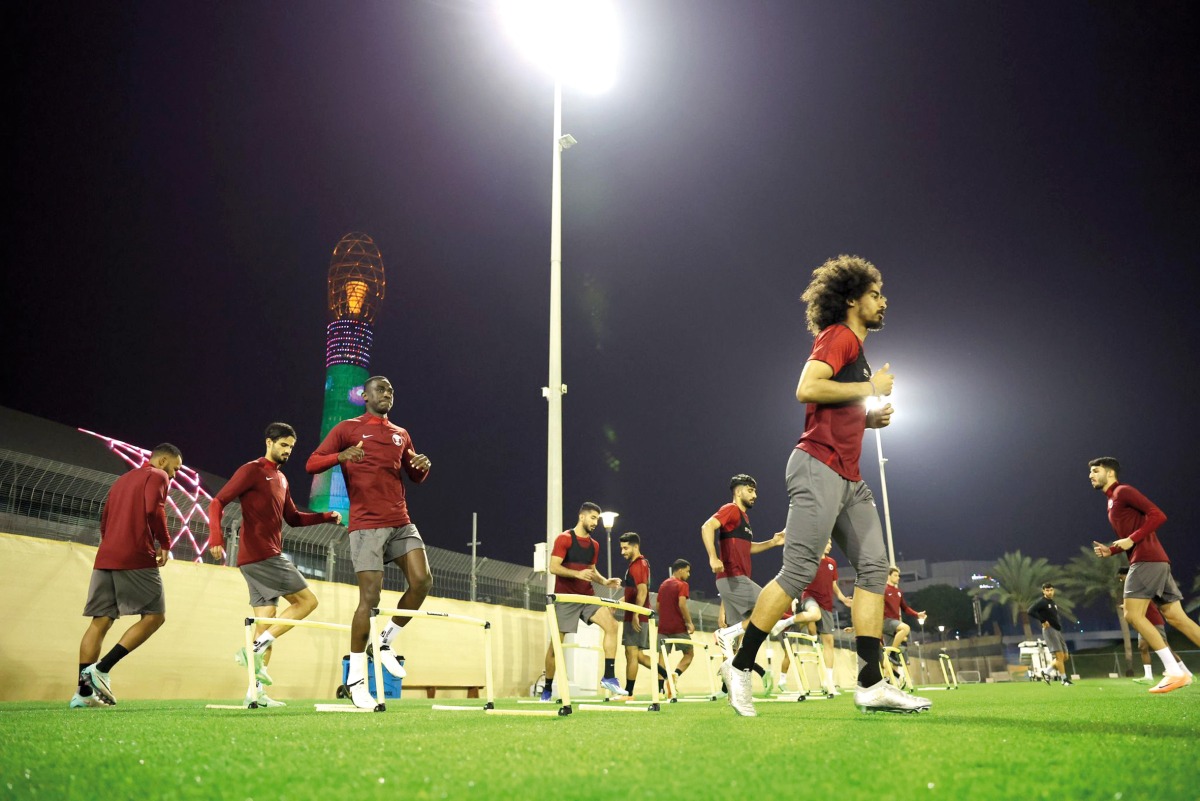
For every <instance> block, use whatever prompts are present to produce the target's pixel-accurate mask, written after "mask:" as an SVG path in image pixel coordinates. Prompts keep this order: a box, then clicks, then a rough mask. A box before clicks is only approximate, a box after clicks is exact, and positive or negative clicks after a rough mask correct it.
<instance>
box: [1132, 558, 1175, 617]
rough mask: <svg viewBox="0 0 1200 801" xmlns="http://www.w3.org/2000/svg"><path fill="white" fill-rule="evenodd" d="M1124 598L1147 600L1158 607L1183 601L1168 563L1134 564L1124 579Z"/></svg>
mask: <svg viewBox="0 0 1200 801" xmlns="http://www.w3.org/2000/svg"><path fill="white" fill-rule="evenodd" d="M1125 597H1126V598H1148V599H1149V600H1151V601H1153V602H1154V603H1156V604H1158V606H1159V607H1163V606H1166V605H1167V604H1173V603H1175V602H1176V601H1182V600H1183V593H1181V592H1180V591H1179V585H1178V584H1176V583H1175V577H1174V576H1172V575H1171V563H1170V562H1134V563H1133V564H1131V565H1130V566H1129V575H1128V576H1126V577H1125Z"/></svg>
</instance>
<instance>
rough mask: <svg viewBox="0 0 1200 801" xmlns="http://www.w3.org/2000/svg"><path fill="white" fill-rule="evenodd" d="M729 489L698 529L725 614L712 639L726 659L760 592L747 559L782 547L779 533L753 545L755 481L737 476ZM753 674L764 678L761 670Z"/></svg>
mask: <svg viewBox="0 0 1200 801" xmlns="http://www.w3.org/2000/svg"><path fill="white" fill-rule="evenodd" d="M729 490H730V492H732V493H733V500H732V501H730V502H729V503H727V504H725V505H724V506H722V507H721V508H720V509H718V510H717V512H716V514H714V515H713V516H712V517H710V518H709V519H708V520H705V521H704V525H702V526H701V527H700V538H701V540H702V541H703V542H704V550H705V551H707V552H708V566H709V567H710V568H712V571H713V573H715V574H716V576H717V592H719V593H720V595H721V606H722V608H723V609H724V611H725V623H726V625H724V626H722V627H721V628H719V629H717V631H716V640H717V645H719V646H721V650H723V651H725V656H726V658H729V657H730V656H732V654H733V644H734V643H735V642H736V641H737V638H738V637H740V636H741V635H742V632H743V631H744V630H745V628H746V623H747V621H748V620H749V619H750V610H752V609H753V608H754V602H755V601H757V600H758V594H759V593H760V592H762V587H760V586H758V584H756V583H755V582H754V580H753V579H752V578H750V573H751V570H750V557H751V556H752V555H754V554H756V553H762V552H763V551H767V550H770V549H771V548H777V547H779V546H780V545H783V532H782V531H780V532H778V533H777V534H776V535H775V536H774V537H772V538H771V539H769V540H763V541H761V542H754V532H753V531H751V529H750V516H749V515H748V514H747V512H749V511H750V509H752V508H753V507H754V502H755V501H756V500H757V499H758V484H757V482H755V480H754V479H753V478H752V477H750V476H748V475H746V474H745V473H739V474H738V475H736V476H734V477H733V478H731V479H729ZM756 672H758V673H759V675H760V676H765V673H763V672H762V668H761V667H759V668H757V670H756Z"/></svg>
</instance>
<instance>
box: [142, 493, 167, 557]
mask: <svg viewBox="0 0 1200 801" xmlns="http://www.w3.org/2000/svg"><path fill="white" fill-rule="evenodd" d="M170 483H171V479H169V478H167V474H166V473H162V474H161V475H160V474H159V473H157V472H153V471H152V472H151V474H150V480H149V481H147V482H146V489H145V495H144V500H145V508H146V521H147V522H148V523H149V524H150V533H151V534H153V535H154V540H155V542H157V543H158V553H157V554H155V560H156V561H157V562H158V566H159V567H162V566H163V565H165V564H166V563H167V555H168V554H169V553H170V552H171V535H170V533H169V532H168V531H167V487H168V486H170Z"/></svg>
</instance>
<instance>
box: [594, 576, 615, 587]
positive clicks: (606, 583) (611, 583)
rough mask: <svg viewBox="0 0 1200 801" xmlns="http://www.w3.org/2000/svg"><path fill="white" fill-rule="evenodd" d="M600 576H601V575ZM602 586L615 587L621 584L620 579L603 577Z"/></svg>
mask: <svg viewBox="0 0 1200 801" xmlns="http://www.w3.org/2000/svg"><path fill="white" fill-rule="evenodd" d="M597 575H599V574H597ZM601 578H603V576H601ZM604 586H605V587H612V588H614V589H615V588H617V587H620V586H621V580H620V579H619V578H610V579H604Z"/></svg>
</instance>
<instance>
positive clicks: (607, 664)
mask: <svg viewBox="0 0 1200 801" xmlns="http://www.w3.org/2000/svg"><path fill="white" fill-rule="evenodd" d="M616 677H617V660H615V659H605V660H604V678H606V679H615V678H616Z"/></svg>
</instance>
